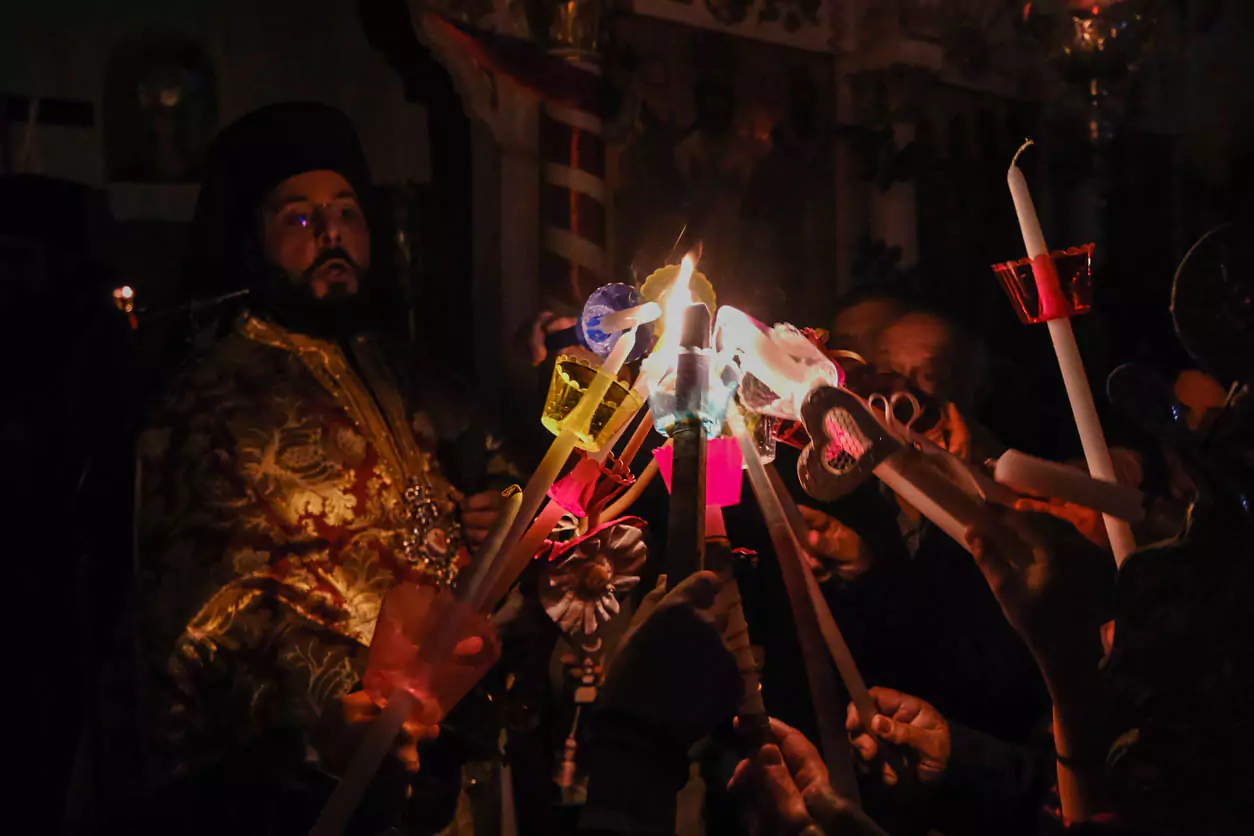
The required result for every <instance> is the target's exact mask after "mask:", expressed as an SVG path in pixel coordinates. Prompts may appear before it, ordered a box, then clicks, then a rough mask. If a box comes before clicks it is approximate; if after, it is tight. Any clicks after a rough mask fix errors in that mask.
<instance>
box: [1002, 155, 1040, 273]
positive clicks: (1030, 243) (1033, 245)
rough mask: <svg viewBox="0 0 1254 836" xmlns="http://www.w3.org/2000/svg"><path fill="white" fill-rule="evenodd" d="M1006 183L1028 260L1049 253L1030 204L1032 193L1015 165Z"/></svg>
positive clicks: (1034, 211) (1034, 209) (1008, 174)
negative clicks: (1017, 218) (1008, 186)
mask: <svg viewBox="0 0 1254 836" xmlns="http://www.w3.org/2000/svg"><path fill="white" fill-rule="evenodd" d="M1006 182H1007V183H1009V184H1010V197H1011V198H1012V199H1013V200H1014V202H1015V214H1016V215H1018V216H1019V231H1020V232H1021V233H1023V246H1024V247H1025V248H1027V251H1028V258H1036V257H1037V256H1038V255H1043V254H1044V253H1047V252H1049V250H1048V249H1047V248H1046V246H1045V234H1044V233H1043V232H1041V222H1040V220H1039V219H1038V218H1037V216H1036V205H1035V204H1034V203H1032V193H1031V192H1029V191H1028V181H1027V180H1025V179H1024V177H1023V172H1022V171H1020V170H1019V167H1018V166H1017V165H1012V166H1010V171H1009V172H1007V174H1006Z"/></svg>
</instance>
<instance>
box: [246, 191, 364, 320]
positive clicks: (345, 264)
mask: <svg viewBox="0 0 1254 836" xmlns="http://www.w3.org/2000/svg"><path fill="white" fill-rule="evenodd" d="M261 244H262V250H263V251H264V253H265V256H266V259H267V260H268V261H269V262H270V263H271V264H273V265H274V266H276V267H278V268H279V269H280V270H282V271H283V273H284V274H285V275H286V276H287V278H288V280H289V281H291V283H292V284H293V285H294V286H295V287H297V288H301V289H304V290H306V291H308V293H309V296H310V298H312V299H314V300H317V301H322V300H324V299H327V300H334V299H337V298H343V297H349V296H355V295H356V294H357V292H358V290H359V288H360V285H361V282H362V281H363V279H364V274H365V272H366V270H368V269H369V267H370V230H369V228H368V227H367V226H366V217H365V214H364V213H363V212H362V210H361V205H360V203H359V202H358V197H357V194H356V193H355V192H354V191H353V188H352V186H350V185H349V184H348V181H347V180H345V179H344V178H343V177H342V176H340V175H339V174H337V173H336V172H334V171H307V172H305V173H304V174H298V175H296V176H295V177H289V178H288V179H287V180H284V181H283V182H282V183H280V184H279V185H277V186H275V187H274V188H273V189H271V190H270V193H269V194H268V195H266V198H265V200H264V201H262V205H261Z"/></svg>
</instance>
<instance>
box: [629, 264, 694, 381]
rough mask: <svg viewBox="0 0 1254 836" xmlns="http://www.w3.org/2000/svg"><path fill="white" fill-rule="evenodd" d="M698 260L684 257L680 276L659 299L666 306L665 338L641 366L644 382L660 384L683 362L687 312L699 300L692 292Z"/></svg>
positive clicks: (663, 328)
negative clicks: (681, 341) (681, 347)
mask: <svg viewBox="0 0 1254 836" xmlns="http://www.w3.org/2000/svg"><path fill="white" fill-rule="evenodd" d="M695 265H696V262H695V260H694V259H693V257H692V255H691V254H689V255H686V256H684V260H683V263H682V264H681V265H680V267H679V275H678V276H676V277H675V281H674V282H672V283H671V286H670V287H669V288H668V289H667V290H666V292H665V293H663V294H661V295H660V296H659V298H658V301H659V302H660V303H661V305H662V319H661V327H662V337H661V339H660V340H659V341H658V344H657V347H656V348H655V349H653V353H652V354H650V355H649V357H648V359H646V360H645V362H644V365H643V366H642V367H641V377H642V380H643V381H646V382H648V383H650V384H656V383H657V382H658V381H660V380H661V379H662V377H663V376H664V375H665V374H666V372H667V370H668V369H673V368H674V367H675V364H676V363H678V362H679V342H680V340H681V339H683V331H684V313H685V312H686V311H687V310H688V308H689V306H691V305H692V304H694V303H695V302H697V299H696V297H694V296H693V295H692V274H693V271H694V269H695Z"/></svg>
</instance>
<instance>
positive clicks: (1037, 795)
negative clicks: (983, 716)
mask: <svg viewBox="0 0 1254 836" xmlns="http://www.w3.org/2000/svg"><path fill="white" fill-rule="evenodd" d="M949 731H950V738H951V750H950V755H949V767H948V768H947V769H946V770H945V776H944V779H943V781H942V783H941V786H940V787H939V788H938V792H937V796H938V799H939V801H938V802H937V811H936V826H937V827H938V828H939V829H940V830H942V831H943V832H945V833H947V834H950V836H964V834H979V833H1008V834H1009V833H1033V832H1035V831H1036V829H1037V826H1038V824H1039V822H1040V819H1041V813H1040V811H1041V809H1042V807H1043V805H1045V803H1046V801H1047V799H1048V796H1049V791H1050V788H1051V787H1053V785H1054V782H1055V778H1056V775H1057V773H1056V770H1055V768H1054V756H1053V752H1051V751H1050V750H1049V749H1047V748H1041V747H1033V746H1020V745H1015V744H1011V743H1006V742H1004V741H1002V740H999V739H997V738H995V737H992V736H991V735H987V734H984V733H983V732H979V731H976V730H974V729H969V728H967V727H965V726H962V725H959V724H957V723H950V726H949Z"/></svg>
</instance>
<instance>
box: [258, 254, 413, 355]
mask: <svg viewBox="0 0 1254 836" xmlns="http://www.w3.org/2000/svg"><path fill="white" fill-rule="evenodd" d="M267 272H268V274H269V275H268V276H267V279H266V281H264V282H263V283H262V288H261V292H260V293H259V294H257V293H254V295H255V296H259V297H260V298H259V299H258V300H257V301H259V302H260V306H261V307H262V308H263V309H264V310H265V311H266V312H267V313H268V314H270V315H271V316H273V317H274V319H275V320H277V321H278V323H279V324H280V325H282V326H283V327H285V328H288V329H290V330H292V331H295V332H297V333H300V334H306V335H308V336H311V337H318V338H320V339H324V340H345V339H348V338H349V337H352V336H355V335H357V334H364V333H373V332H377V331H381V330H385V329H386V326H387V319H388V317H387V311H388V305H387V304H386V299H385V297H386V295H387V294H385V293H384V292H383V290H382V287H381V279H382V277H380V276H371V275H370V274H369V273H367V272H365V271H361V272H360V273H359V274H358V279H357V292H356V293H349V292H347V289H346V288H345V286H344V285H342V284H333V285H331V287H330V288H329V289H328V292H327V295H326V296H324V297H322V298H321V299H318V298H316V297H315V296H314V294H313V290H312V289H311V288H310V287H309V285H308V284H306V283H301V284H297V283H295V282H293V281H292V280H291V278H290V277H288V276H287V275H286V274H285V273H283V272H282V271H280V270H279V269H278V268H274V267H271V268H270V269H269V270H268V271H267Z"/></svg>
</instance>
